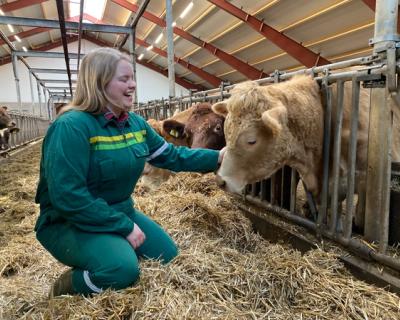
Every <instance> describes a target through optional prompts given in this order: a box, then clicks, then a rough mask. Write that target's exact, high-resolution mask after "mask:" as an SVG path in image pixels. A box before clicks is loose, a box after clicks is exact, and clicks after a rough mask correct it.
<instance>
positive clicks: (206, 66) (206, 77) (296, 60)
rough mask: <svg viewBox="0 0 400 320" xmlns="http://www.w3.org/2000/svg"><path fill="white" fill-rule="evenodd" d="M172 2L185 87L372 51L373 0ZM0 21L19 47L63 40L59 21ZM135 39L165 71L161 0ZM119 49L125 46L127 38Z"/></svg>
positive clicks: (72, 12) (155, 0)
mask: <svg viewBox="0 0 400 320" xmlns="http://www.w3.org/2000/svg"><path fill="white" fill-rule="evenodd" d="M142 1H143V0H137V1H135V0H105V1H104V2H103V0H85V8H84V13H83V16H82V19H83V22H87V23H92V24H93V23H100V24H110V25H118V26H130V25H131V23H132V20H133V19H134V17H135V15H136V12H137V11H138V9H139V8H140V6H141V4H142ZM191 3H192V4H191ZM0 4H1V5H0V8H1V10H2V11H0V14H1V15H3V16H14V17H25V18H35V19H49V20H57V19H58V11H57V4H56V1H55V0H30V1H27V0H15V1H12V2H11V1H10V2H8V1H4V0H3V1H0ZM172 4H173V17H174V21H175V23H176V26H175V28H174V50H175V56H176V61H177V63H176V66H175V72H176V79H178V80H179V81H182V83H183V84H184V85H185V86H187V87H190V86H191V85H193V86H197V87H199V88H205V89H209V88H214V87H217V86H218V85H219V83H220V81H222V80H223V81H229V82H230V83H237V82H240V81H244V80H247V79H258V78H260V77H265V76H266V75H268V74H270V73H272V72H273V71H274V70H276V69H279V70H294V69H299V68H304V67H311V66H314V65H321V64H325V63H329V62H337V61H341V60H346V59H350V58H355V57H359V56H365V55H368V54H369V53H371V48H370V47H369V46H368V40H369V39H371V38H372V37H373V31H374V7H375V0H296V1H293V0H252V1H245V0H232V1H225V0H193V1H191V0H172ZM188 6H189V9H188V10H186V11H187V13H186V14H185V15H184V16H182V12H183V11H184V10H185V8H187V7H188ZM79 7H80V1H79V0H70V1H64V16H65V20H66V21H75V22H79V18H80V16H79V14H80V10H79ZM0 29H1V30H2V31H3V33H4V34H5V35H6V36H7V37H8V38H9V40H10V41H12V42H13V43H14V45H15V47H16V48H17V49H18V50H25V49H26V50H28V51H32V50H36V51H44V50H49V49H51V48H54V47H55V46H57V45H61V32H60V30H59V29H48V28H41V27H26V26H19V25H13V26H7V25H0ZM15 35H17V38H16V37H15ZM67 35H68V36H69V37H70V39H69V41H70V42H73V41H78V38H79V37H78V31H77V30H67ZM123 37H124V36H123V35H118V34H113V33H99V32H88V31H84V32H83V36H82V38H84V39H86V40H89V41H92V42H94V43H97V44H100V45H108V46H112V47H118V46H119V44H120V43H121V41H122V40H123ZM18 39H19V40H20V41H19V40H18ZM0 41H1V40H0ZM0 43H2V44H3V45H2V46H1V49H0V64H5V63H9V62H10V50H9V48H8V46H7V45H6V44H5V43H4V41H1V42H0ZM135 46H136V53H137V56H138V57H140V60H139V59H138V60H137V62H138V63H140V64H143V65H145V66H148V67H151V68H152V69H154V70H157V71H158V72H161V73H164V74H166V71H167V56H166V52H167V46H166V28H165V1H164V0H150V3H149V5H148V6H147V8H146V10H145V12H144V14H143V16H142V17H141V18H140V20H139V23H138V25H137V29H136V42H135ZM23 47H24V48H25V49H23ZM124 49H125V50H129V41H127V42H126V44H125V45H124ZM35 67H40V66H37V65H36V66H35ZM43 67H48V66H45V64H44V65H43ZM75 67H76V65H75ZM71 68H72V69H73V68H74V64H71Z"/></svg>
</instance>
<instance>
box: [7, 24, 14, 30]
mask: <svg viewBox="0 0 400 320" xmlns="http://www.w3.org/2000/svg"><path fill="white" fill-rule="evenodd" d="M7 27H8V29H9V30H10V31H11V32H14V28H13V26H12V25H11V24H8V25H7Z"/></svg>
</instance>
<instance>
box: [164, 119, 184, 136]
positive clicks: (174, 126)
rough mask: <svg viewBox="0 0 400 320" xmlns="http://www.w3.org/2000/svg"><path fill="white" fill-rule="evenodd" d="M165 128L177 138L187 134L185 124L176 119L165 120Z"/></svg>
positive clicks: (165, 130)
mask: <svg viewBox="0 0 400 320" xmlns="http://www.w3.org/2000/svg"><path fill="white" fill-rule="evenodd" d="M163 129H164V132H165V133H166V134H167V135H169V136H172V137H174V138H176V139H182V138H184V136H185V125H184V124H183V123H180V122H178V121H176V120H165V121H164V122H163Z"/></svg>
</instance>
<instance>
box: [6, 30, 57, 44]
mask: <svg viewBox="0 0 400 320" xmlns="http://www.w3.org/2000/svg"><path fill="white" fill-rule="evenodd" d="M50 30H52V29H51V28H44V27H39V28H33V29H31V30H27V31H23V32H20V33H17V34H14V35H12V36H9V37H8V39H10V41H15V36H18V37H19V38H20V39H24V38H27V37H30V36H33V35H36V34H38V33H42V32H46V31H50ZM3 44H5V42H4V40H3V39H0V46H1V45H3Z"/></svg>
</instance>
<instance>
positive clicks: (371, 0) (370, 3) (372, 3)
mask: <svg viewBox="0 0 400 320" xmlns="http://www.w3.org/2000/svg"><path fill="white" fill-rule="evenodd" d="M363 2H364V3H365V4H366V5H367V6H368V7H369V8H370V9H371V10H372V11H375V5H376V1H375V0H363Z"/></svg>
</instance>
